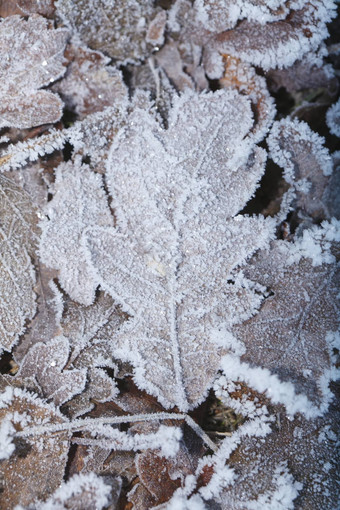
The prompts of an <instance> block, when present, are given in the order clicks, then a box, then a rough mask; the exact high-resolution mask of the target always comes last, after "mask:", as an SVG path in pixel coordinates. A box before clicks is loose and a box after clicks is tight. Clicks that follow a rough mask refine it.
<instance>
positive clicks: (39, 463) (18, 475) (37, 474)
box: [0, 386, 69, 510]
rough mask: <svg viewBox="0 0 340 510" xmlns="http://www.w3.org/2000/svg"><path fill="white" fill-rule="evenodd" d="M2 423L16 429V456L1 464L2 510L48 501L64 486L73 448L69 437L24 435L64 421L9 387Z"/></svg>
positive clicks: (0, 411) (0, 416)
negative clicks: (49, 496)
mask: <svg viewBox="0 0 340 510" xmlns="http://www.w3.org/2000/svg"><path fill="white" fill-rule="evenodd" d="M2 400H3V407H2V408H1V409H0V420H1V422H2V423H4V421H5V420H6V421H7V420H9V421H10V422H11V423H12V426H13V427H14V429H15V432H14V433H15V436H14V445H15V450H14V453H13V454H12V455H11V456H10V457H9V458H8V459H5V460H3V461H1V463H0V473H1V479H2V487H3V492H2V494H1V502H0V509H1V510H8V509H9V508H14V507H15V505H18V504H20V505H23V506H26V505H29V504H30V503H33V501H35V500H36V499H37V498H41V499H45V498H46V497H48V495H49V494H51V493H52V492H53V491H54V490H56V489H57V488H58V487H59V485H60V483H61V482H62V479H63V475H64V469H65V465H66V461H67V452H68V448H69V433H68V432H58V433H54V434H48V433H41V434H40V435H39V436H34V435H32V436H25V435H22V434H21V435H20V432H22V431H25V429H26V427H27V425H28V426H29V427H34V426H36V425H41V423H49V424H56V423H62V422H63V421H64V419H63V418H62V415H60V414H59V413H58V412H57V411H56V410H55V409H54V408H53V407H52V406H50V405H47V404H45V403H44V402H43V401H42V400H40V399H39V398H37V397H36V396H35V395H33V394H31V393H28V392H26V391H24V390H21V389H19V388H16V389H13V388H11V387H9V386H7V388H6V389H5V393H3V394H2Z"/></svg>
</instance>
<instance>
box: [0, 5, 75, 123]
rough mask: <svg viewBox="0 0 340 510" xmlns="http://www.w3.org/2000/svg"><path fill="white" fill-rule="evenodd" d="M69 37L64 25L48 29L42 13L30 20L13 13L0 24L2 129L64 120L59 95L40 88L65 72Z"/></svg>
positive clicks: (0, 116) (0, 107)
mask: <svg viewBox="0 0 340 510" xmlns="http://www.w3.org/2000/svg"><path fill="white" fill-rule="evenodd" d="M18 34H20V37H18ZM67 37H68V32H67V30H65V29H63V28H58V29H56V30H55V29H52V28H51V29H48V24H47V21H46V20H45V19H44V18H43V17H41V16H39V15H38V14H34V15H32V16H31V17H29V18H28V19H27V21H26V20H24V19H22V18H21V17H20V16H16V15H15V16H10V17H8V18H5V19H4V20H3V21H2V22H1V23H0V77H1V95H2V100H1V106H0V128H2V127H17V128H21V129H22V128H29V127H32V126H38V125H40V124H46V123H52V122H56V121H57V120H59V119H60V117H61V113H62V102H61V101H60V99H59V97H58V96H57V95H55V94H52V93H51V92H48V91H47V90H40V91H38V89H40V88H41V87H45V86H46V85H50V84H51V83H52V82H54V81H55V80H56V79H58V78H60V76H62V75H63V74H64V72H65V67H64V66H63V61H64V58H63V52H64V48H65V45H66V40H67Z"/></svg>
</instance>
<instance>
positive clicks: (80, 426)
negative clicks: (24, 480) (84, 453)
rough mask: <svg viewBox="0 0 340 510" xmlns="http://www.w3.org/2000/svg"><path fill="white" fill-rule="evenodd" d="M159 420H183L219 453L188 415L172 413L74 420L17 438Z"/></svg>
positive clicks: (31, 429)
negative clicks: (98, 426)
mask: <svg viewBox="0 0 340 510" xmlns="http://www.w3.org/2000/svg"><path fill="white" fill-rule="evenodd" d="M157 420H183V421H185V422H186V423H187V424H188V425H189V427H191V428H192V430H193V431H194V432H195V433H196V434H197V435H198V436H199V437H200V438H201V439H202V441H203V442H204V443H205V444H206V445H207V446H208V447H209V448H210V449H211V450H213V451H214V452H216V451H217V447H216V445H215V444H214V443H213V442H212V440H211V439H210V438H209V437H208V436H207V434H206V433H205V432H204V430H202V428H201V427H200V426H199V425H198V424H197V423H196V422H195V421H194V420H193V419H192V418H191V417H190V416H188V415H187V414H172V413H154V414H132V415H125V416H115V417H112V418H110V417H106V418H84V419H82V420H79V419H78V420H73V421H70V422H66V423H65V422H64V423H54V424H53V425H38V426H36V427H28V428H26V429H25V430H21V431H19V432H17V433H16V434H15V435H16V437H27V436H40V435H42V434H52V433H54V432H65V431H69V432H77V431H80V430H90V431H94V430H95V428H96V425H119V424H120V423H136V422H140V421H141V422H147V421H157Z"/></svg>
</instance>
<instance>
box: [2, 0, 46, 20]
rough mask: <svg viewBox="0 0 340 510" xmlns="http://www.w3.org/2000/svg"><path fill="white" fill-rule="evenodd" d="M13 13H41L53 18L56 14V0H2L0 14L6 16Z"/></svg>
mask: <svg viewBox="0 0 340 510" xmlns="http://www.w3.org/2000/svg"><path fill="white" fill-rule="evenodd" d="M13 14H20V16H29V15H30V14H41V16H46V17H47V18H51V17H52V16H53V14H54V0H5V1H3V0H2V1H1V2H0V16H1V17H2V18H6V17H7V16H12V15H13Z"/></svg>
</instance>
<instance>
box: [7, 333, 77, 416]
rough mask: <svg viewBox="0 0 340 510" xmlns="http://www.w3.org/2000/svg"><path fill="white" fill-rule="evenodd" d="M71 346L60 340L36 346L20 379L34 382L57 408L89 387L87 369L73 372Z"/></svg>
mask: <svg viewBox="0 0 340 510" xmlns="http://www.w3.org/2000/svg"><path fill="white" fill-rule="evenodd" d="M68 358H69V342H68V340H67V338H65V337H63V336H59V337H56V338H53V339H49V340H48V342H47V343H36V344H34V345H33V347H32V348H31V349H30V350H29V351H28V353H27V354H26V356H25V357H24V359H23V360H22V363H21V366H20V369H19V372H18V374H17V376H18V377H22V378H33V379H34V380H36V382H37V383H38V384H39V386H40V388H41V390H42V394H43V396H44V397H46V398H47V399H49V400H52V401H53V402H54V404H55V405H56V406H59V405H61V404H62V403H64V402H66V401H67V400H70V399H71V398H72V397H73V395H75V394H77V393H81V392H82V391H83V389H84V387H85V382H86V369H81V370H77V369H69V370H67V369H66V368H65V365H66V363H67V361H68Z"/></svg>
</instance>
